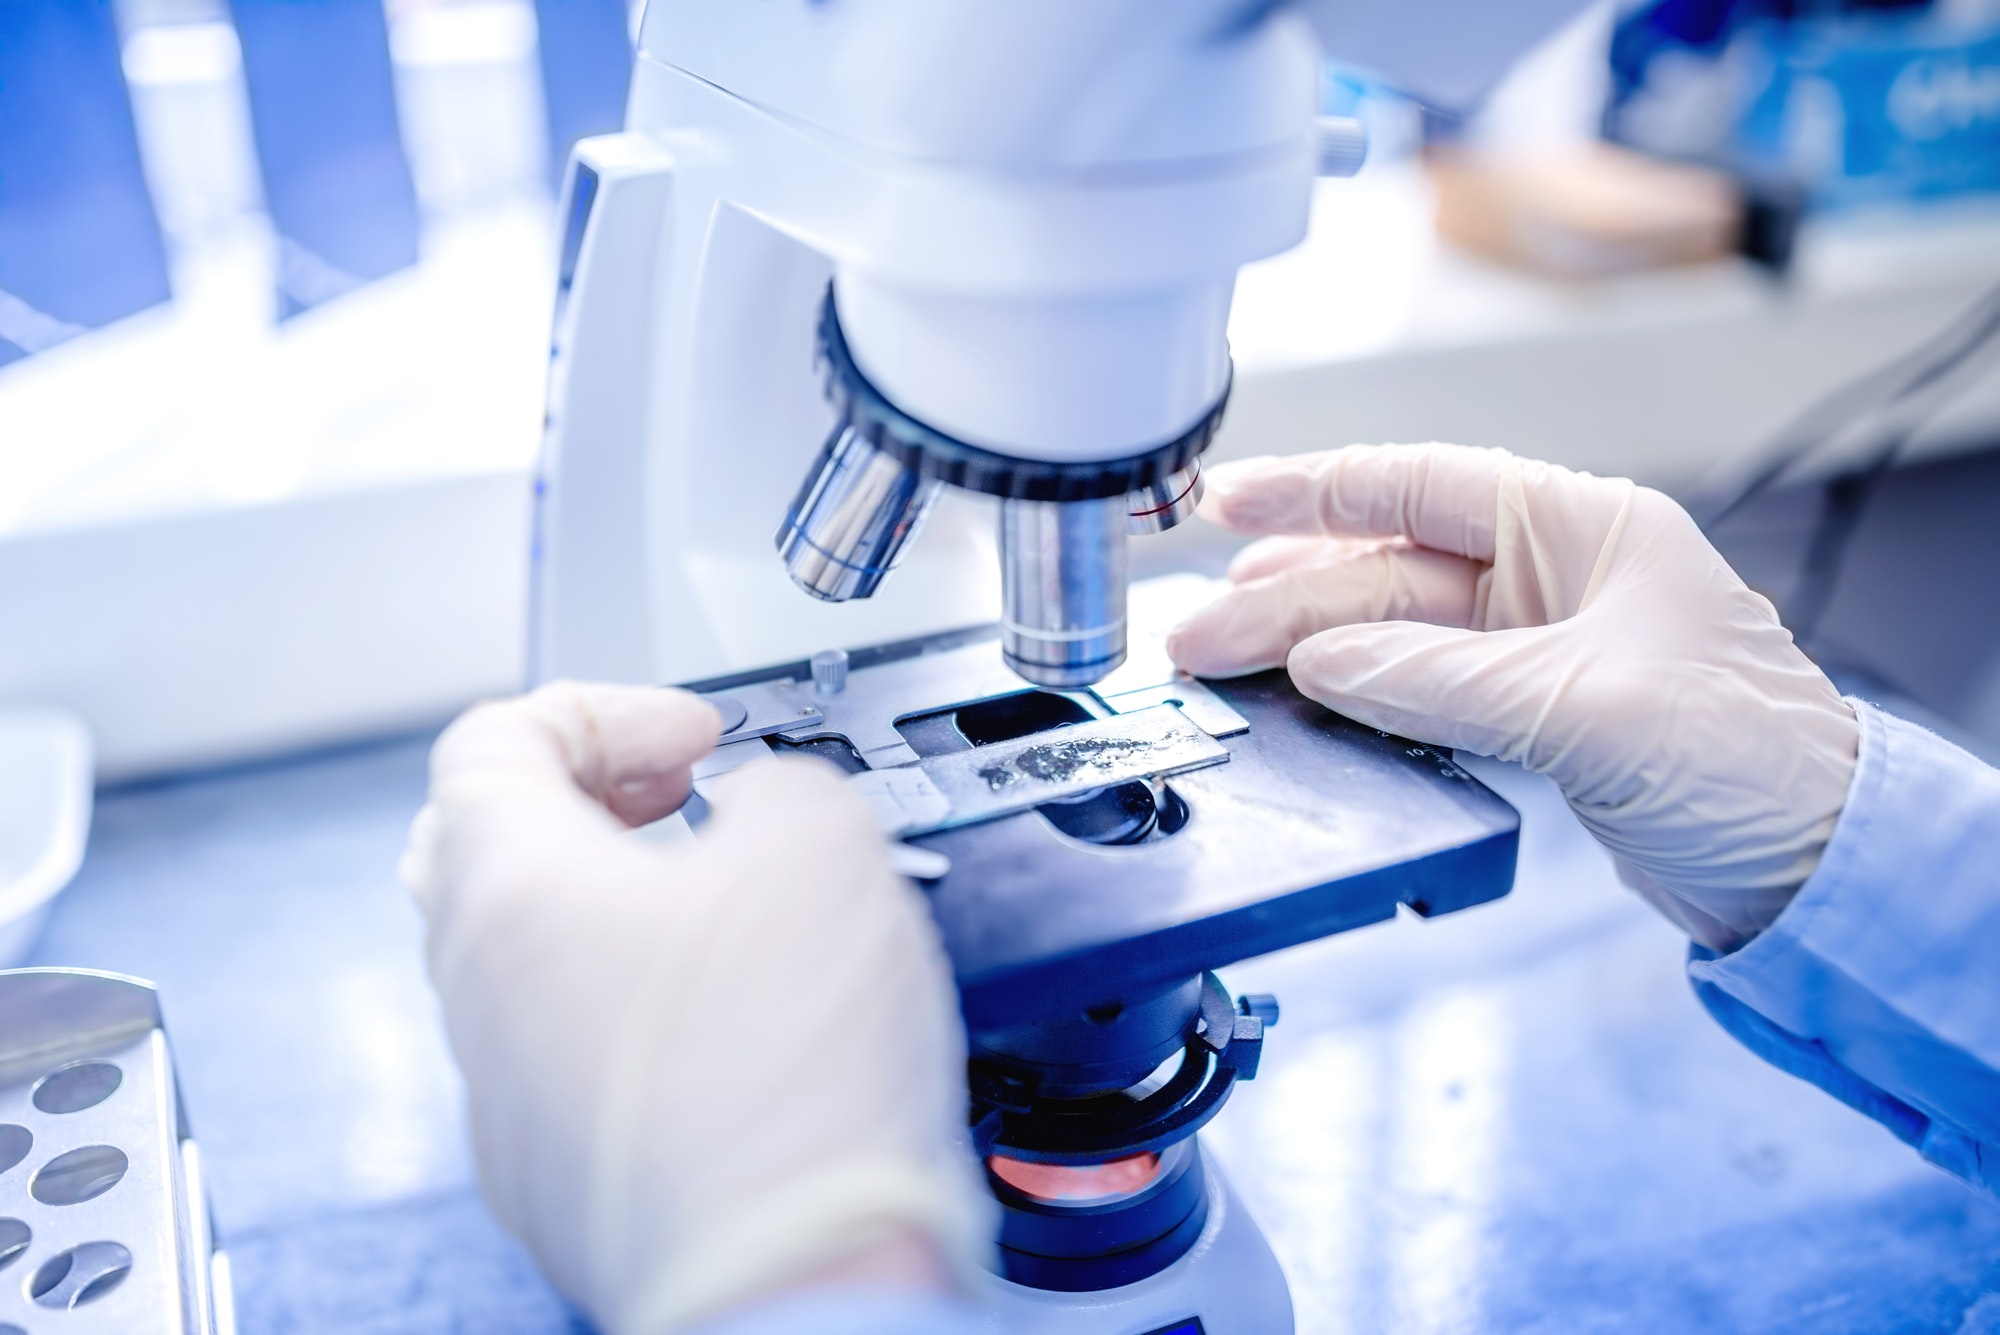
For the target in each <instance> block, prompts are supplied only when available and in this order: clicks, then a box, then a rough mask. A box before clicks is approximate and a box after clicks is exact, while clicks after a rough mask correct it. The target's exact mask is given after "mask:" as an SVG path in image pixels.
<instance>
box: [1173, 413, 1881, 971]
mask: <svg viewBox="0 0 2000 1335" xmlns="http://www.w3.org/2000/svg"><path fill="white" fill-rule="evenodd" d="M1201 512H1202V514H1204V515H1205V516H1207V517H1208V518H1210V519H1212V520H1214V521H1215V522H1216V523H1219V524H1221V525H1222V526H1224V527H1225V528H1228V529H1231V530H1233V531H1235V532H1238V533H1246V534H1272V535H1283V536H1275V537H1270V538H1267V539H1266V540H1265V541H1264V542H1261V543H1255V544H1252V545H1251V546H1250V547H1248V548H1246V549H1245V550H1244V551H1243V552H1242V553H1241V554H1240V555H1239V556H1238V558H1237V560H1236V562H1235V564H1234V565H1233V566H1232V567H1231V569H1230V579H1231V581H1232V582H1233V584H1234V587H1233V588H1232V589H1231V590H1230V591H1229V592H1228V593H1227V594H1226V595H1224V596H1223V597H1222V598H1221V599H1220V600H1218V601H1217V602H1215V603H1214V604H1212V605H1210V606H1209V607H1207V608H1205V609H1203V610H1202V611H1200V612H1198V613H1196V614H1195V615H1194V616H1193V617H1191V618H1190V619H1189V620H1188V621H1187V622H1185V623H1184V624H1183V625H1181V626H1180V627H1179V628H1178V629H1177V630H1176V631H1175V632H1174V634H1173V635H1172V637H1171V638H1170V639H1169V640H1168V650H1169V652H1171V653H1172V654H1173V656H1174V659H1175V661H1177V662H1178V663H1179V664H1180V665H1181V666H1182V667H1184V668H1186V669H1187V670H1188V671H1190V672H1193V673H1196V674H1199V675H1205V676H1230V675H1233V674H1237V673H1243V672H1250V671H1255V670H1258V669H1262V668H1270V667H1275V666H1277V665H1279V664H1284V665H1285V666H1286V667H1287V668H1289V670H1290V672H1291V676H1292V680H1293V682H1294V683H1295V684H1296V685H1297V686H1298V688H1299V690H1300V691H1302V692H1303V693H1304V694H1306V695H1309V696H1311V697H1312V698H1313V699H1315V700H1318V701H1320V702H1321V703H1323V704H1325V705H1327V706H1329V707H1330V708H1332V709H1335V710H1338V711H1339V712H1340V713H1342V714H1345V715H1347V716H1349V717H1350V718H1354V719H1357V720H1359V721H1361V722H1364V723H1367V724H1370V725H1372V726H1374V727H1378V728H1383V729H1386V730H1388V731H1390V732H1395V733H1399V734H1401V735H1403V736H1407V737H1413V738H1416V739H1418V740H1421V741H1425V742H1429V743H1432V744H1434V745H1440V746H1450V747H1456V748H1460V749H1463V750H1467V751H1474V752H1477V753H1479V754H1481V755H1489V756H1499V757H1501V758H1502V759H1506V760H1518V761H1520V762H1521V763H1522V764H1524V765H1525V766H1526V767H1527V768H1529V769H1531V770H1535V771H1538V772H1541V773H1545V774H1547V775H1549V776H1550V777H1551V778H1553V779H1554V780H1555V781H1556V783H1557V784H1558V785H1559V786H1560V787H1561V788H1562V791H1563V793H1564V795H1565V796H1567V797H1568V799H1569V804H1570V807H1571V808H1572V809H1573V810H1574V811H1575V812H1576V814H1577V816H1578V817H1579V818H1580V819H1581V820H1582V821H1583V823H1584V824H1585V825H1586V826H1587V827H1588V828H1589V829H1590V831H1591V833H1592V834H1594V835H1596V836H1597V838H1598V839H1599V840H1600V841H1601V842H1603V844H1604V845H1605V846H1606V847H1607V848H1609V849H1610V850H1611V852H1612V854H1613V855H1614V857H1615V858H1616V860H1617V862H1618V865H1619V870H1620V873H1621V875H1622V876H1623V877H1624V879H1625V881H1626V882H1627V883H1628V884H1629V885H1631V886H1632V887H1633V888H1634V889H1636V890H1638V891H1639V892H1640V893H1641V894H1642V895H1644V896H1645V897H1646V898H1647V899H1648V900H1649V901H1650V902H1651V903H1652V904H1653V905H1654V906H1655V907H1657V908H1659V909H1660V910H1661V911H1662V912H1663V913H1665V914H1666V915H1667V916H1668V917H1669V918H1671V919H1673V920H1674V921H1675V922H1677V923H1679V924H1680V925H1681V926H1682V927H1683V928H1684V929H1685V930H1686V931H1687V932H1688V933H1689V935H1691V936H1693V937H1694V938H1695V939H1696V940H1698V941H1701V942H1702V943H1703V944H1705V945H1708V946H1711V947H1714V948H1716V949H1730V948H1733V947H1734V946H1736V945H1738V944H1740V943H1741V942H1742V941H1744V940H1746V939H1748V938H1749V937H1751V936H1753V935H1755V934H1756V933H1757V932H1759V931H1761V930H1762V929H1763V928H1764V927H1766V926H1767V925H1769V923H1770V922H1771V920H1772V919H1773V918H1775V917H1776V916H1777V915H1778V913H1779V911H1780V910H1782V909H1783V908H1784V906H1785V904H1786V903H1787V902H1788V901H1789V900H1790V898H1791V895H1792V893H1793V892H1794V891H1795V890H1796V889H1797V888H1798V887H1799V885H1800V884H1801V883H1802V882H1803V881H1804V880H1805V879H1806V877H1807V876H1809V875H1810V874H1811V873H1812V870H1813V868H1814V867H1815V866H1816V865H1817V864H1818V861H1819V856H1820V853H1821V852H1822V851H1823V850H1824V848H1825V847H1826V841H1827V839H1828V837H1829V836H1830V835H1831V834H1832V831H1833V825H1834V820H1835V818H1836V817H1837V816H1838V814H1839V812H1840V808H1841V805H1842V803H1843V802H1844V801H1845V800H1846V795H1847V783H1848V778H1849V776H1850V775H1851V774H1852V772H1853V768H1854V759H1855V753H1856V748H1857V746H1858V744H1859V726H1858V725H1857V723H1856V721H1855V718H1854V713H1853V710H1852V709H1851V708H1850V707H1849V706H1848V705H1847V704H1846V702H1845V701H1843V700H1842V699H1841V698H1840V694H1839V693H1838V692H1837V691H1836V690H1835V689H1834V688H1833V684H1832V683H1831V682H1829V681H1828V680H1827V679H1826V676H1825V674H1823V673H1822V672H1820V670H1819V669H1818V668H1816V667H1815V666H1813V664H1812V662H1811V661H1810V660H1809V659H1807V658H1806V656H1805V655H1804V654H1803V653H1801V652H1800V651H1799V649H1798V648H1797V646H1795V645H1794V644H1793V643H1792V637H1791V634H1790V633H1789V632H1788V631H1786V630H1785V628H1784V627H1783V626H1782V625H1781V624H1779V621H1778V616H1777V613H1776V611H1775V610H1774V609H1773V608H1772V606H1771V604H1770V602H1769V601H1768V600H1767V599H1765V598H1764V597H1763V596H1762V595H1760V594H1757V593H1753V592H1752V591H1751V590H1750V589H1749V588H1748V587H1746V586H1745V585H1744V583H1743V581H1742V580H1740V579H1738V578H1737V577H1736V574H1735V572H1734V571H1732V570H1730V568H1729V566H1728V565H1727V564H1726V563H1725V562H1724V561H1723V559H1722V558H1721V556H1719V555H1717V553H1716V551H1715V549H1714V548H1713V547H1711V546H1709V544H1708V541H1707V540H1706V539H1705V538H1703V537H1702V535H1701V532H1700V530H1699V529H1697V528H1696V527H1695V524H1694V521H1693V520H1691V519H1689V518H1688V516H1687V514H1686V512H1684V511H1683V510H1682V509H1681V508H1680V507H1679V506H1678V505H1676V504H1674V502H1673V501H1671V500H1669V499H1668V498H1667V497H1665V496H1663V495H1661V494H1660V493H1659V492H1656V491H1652V490H1649V489H1647V488H1644V487H1639V486H1635V485H1634V484H1633V483H1631V482H1627V481H1623V480H1617V479H1608V478H1598V477H1592V476H1590V475H1589V474H1586V473H1572V472H1570V471H1569V470H1567V469H1564V468H1557V467H1555V466H1553V465H1550V464H1543V463H1537V462H1535V461H1533V460H1529V459H1520V458H1516V457H1515V456H1513V455H1511V454H1508V453H1506V452H1504V451H1501V450H1476V449H1467V448H1465V447H1463V446H1458V445H1383V446H1354V447H1351V448H1349V449H1344V450H1334V451H1331V452H1329V453H1325V454H1315V455H1302V456H1298V457H1294V458H1287V459H1257V460H1246V461H1244V462H1242V463H1238V464H1232V465H1225V466H1223V467H1221V468H1217V469H1215V470H1213V471H1212V472H1211V473H1210V474H1209V476H1208V488H1207V497H1206V499H1205V500H1204V501H1203V503H1202V507H1201Z"/></svg>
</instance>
